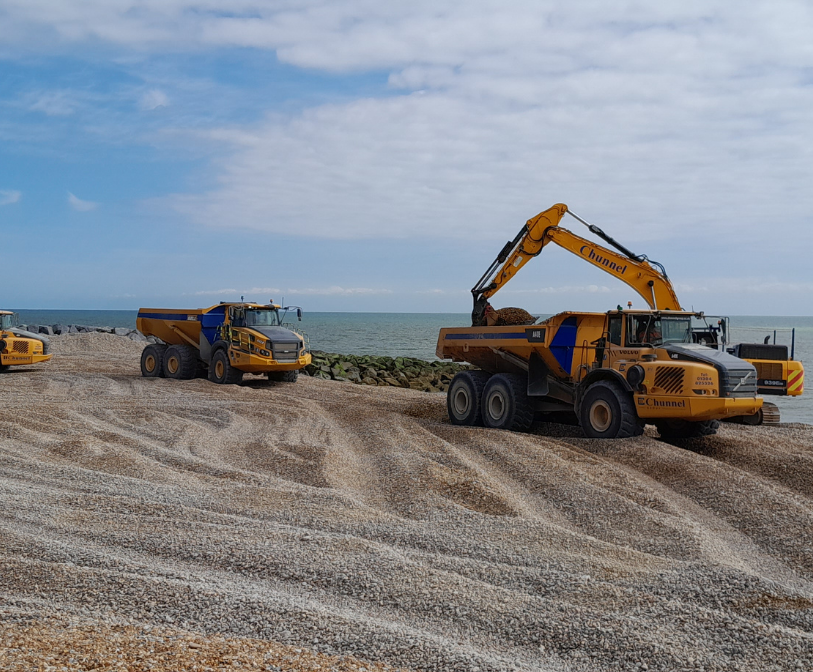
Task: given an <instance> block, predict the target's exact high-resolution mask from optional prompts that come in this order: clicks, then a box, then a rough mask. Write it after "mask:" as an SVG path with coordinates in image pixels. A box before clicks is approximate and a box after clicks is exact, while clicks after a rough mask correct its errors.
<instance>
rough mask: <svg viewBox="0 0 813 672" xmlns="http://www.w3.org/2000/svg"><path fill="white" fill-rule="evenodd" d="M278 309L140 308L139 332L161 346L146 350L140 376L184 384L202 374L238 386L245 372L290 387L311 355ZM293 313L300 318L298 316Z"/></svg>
mask: <svg viewBox="0 0 813 672" xmlns="http://www.w3.org/2000/svg"><path fill="white" fill-rule="evenodd" d="M280 309H281V306H279V305H276V304H273V303H271V304H266V305H262V304H257V303H245V302H240V303H225V302H224V303H220V304H218V305H216V306H211V307H210V308H202V309H196V310H174V309H166V308H142V309H141V310H139V311H138V318H137V320H136V326H137V328H138V330H139V331H140V332H141V333H142V334H144V335H145V336H153V337H155V338H156V339H158V340H160V341H163V343H159V344H150V345H148V346H147V347H145V348H144V351H143V352H142V354H141V375H143V376H144V377H146V378H159V377H164V378H177V379H181V380H183V379H189V378H195V377H197V376H199V375H200V376H202V375H203V374H204V373H206V375H207V376H208V378H209V380H211V381H212V382H214V383H219V384H236V383H239V382H241V381H242V379H243V373H258V374H266V375H267V376H268V378H269V380H276V381H283V382H294V381H295V380H296V379H297V376H298V374H299V369H301V368H303V367H305V366H307V365H308V364H310V362H311V355H310V353H309V352H307V347H306V344H305V339H304V337H303V336H302V335H301V334H299V333H297V332H295V331H292V330H291V329H289V328H287V327H285V326H283V324H282V318H281V317H280ZM293 309H294V310H296V312H297V316H298V317H299V319H302V311H301V310H300V309H299V308H293ZM282 310H284V311H288V310H290V309H289V308H284V309H282Z"/></svg>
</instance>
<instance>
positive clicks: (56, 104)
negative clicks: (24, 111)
mask: <svg viewBox="0 0 813 672" xmlns="http://www.w3.org/2000/svg"><path fill="white" fill-rule="evenodd" d="M27 105H28V109H29V110H32V111H34V112H42V113H43V114H46V115H48V116H49V117H67V116H69V115H71V114H73V113H74V112H75V111H76V108H77V106H78V102H77V101H76V100H75V99H74V97H73V96H72V95H71V94H70V93H68V92H65V91H50V92H45V93H37V94H33V96H31V97H30V100H29V101H27Z"/></svg>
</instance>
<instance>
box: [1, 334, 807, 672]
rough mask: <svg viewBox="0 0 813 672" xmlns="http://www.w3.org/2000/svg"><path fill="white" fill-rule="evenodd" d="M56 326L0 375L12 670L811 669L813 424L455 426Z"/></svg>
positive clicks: (335, 389)
mask: <svg viewBox="0 0 813 672" xmlns="http://www.w3.org/2000/svg"><path fill="white" fill-rule="evenodd" d="M53 343H54V350H55V351H56V353H57V354H56V356H55V358H54V360H53V361H52V362H50V363H48V364H46V365H42V366H39V367H30V368H25V369H19V370H13V371H10V372H8V373H5V374H2V377H1V378H0V383H2V384H0V566H2V572H0V669H4V670H5V669H9V670H14V671H15V672H16V671H17V670H90V669H99V670H107V669H110V670H113V669H116V670H131V671H139V672H140V671H141V670H147V669H149V670H155V671H156V672H157V671H160V670H178V669H181V670H187V669H188V670H194V669H197V670H220V669H252V670H254V669H256V670H272V671H273V670H278V669H279V670H319V669H325V670H331V669H335V670H342V671H344V670H348V671H349V670H354V671H355V670H361V669H366V670H369V671H372V670H384V669H389V668H387V667H386V666H392V667H394V668H405V669H414V670H471V671H475V670H481V671H483V672H486V671H498V670H499V671H503V670H523V671H525V670H527V671H531V670H534V671H537V670H543V671H546V670H579V671H581V670H585V671H592V670H597V671H604V670H607V671H609V670H668V671H670V672H671V671H676V670H681V671H682V670H691V671H700V670H703V671H712V670H749V671H750V670H770V671H773V670H775V671H782V672H786V671H788V670H790V671H794V670H799V671H807V670H811V669H813V581H812V580H811V578H813V427H810V426H805V425H784V426H779V427H776V428H764V427H744V426H735V425H731V426H724V427H723V429H722V430H721V432H720V433H719V435H718V436H716V437H711V438H709V439H707V440H706V441H704V442H702V443H695V444H685V445H673V444H669V443H666V442H663V441H661V440H659V439H658V438H657V434H656V433H655V432H654V430H653V429H651V428H649V429H648V430H647V432H646V434H645V435H644V436H643V437H639V438H636V439H629V440H619V441H597V440H588V439H585V438H583V436H582V435H581V433H580V432H579V430H578V429H577V428H573V427H568V426H564V425H554V424H545V423H540V424H538V425H536V426H535V427H534V428H533V431H532V433H531V434H527V435H524V434H513V433H509V432H501V431H495V430H486V429H482V428H458V427H453V426H451V425H449V424H448V422H447V420H446V411H445V398H444V396H443V395H441V394H428V393H422V392H417V391H412V390H402V389H396V388H375V387H367V386H354V385H351V384H345V383H336V382H331V381H321V380H312V379H307V378H302V377H300V379H299V382H297V383H293V384H289V383H270V384H269V383H267V382H264V381H261V380H260V379H259V378H257V379H253V378H250V377H247V379H246V383H245V384H244V385H242V386H239V387H236V386H235V387H231V386H228V387H227V386H215V385H213V384H211V383H209V382H208V381H205V380H192V381H170V380H162V379H159V380H147V379H143V378H141V377H140V374H139V369H138V357H139V353H140V345H139V344H137V343H133V342H130V341H128V340H126V339H122V338H119V337H115V336H111V335H105V334H79V335H69V336H63V337H55V338H54V339H53ZM94 656H95V658H94ZM150 656H152V658H149V657H150ZM144 661H147V662H144ZM309 665H310V667H309Z"/></svg>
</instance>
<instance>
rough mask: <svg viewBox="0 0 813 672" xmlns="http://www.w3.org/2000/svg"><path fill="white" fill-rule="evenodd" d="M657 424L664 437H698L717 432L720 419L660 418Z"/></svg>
mask: <svg viewBox="0 0 813 672" xmlns="http://www.w3.org/2000/svg"><path fill="white" fill-rule="evenodd" d="M655 426H656V427H657V428H658V432H659V433H660V435H661V438H662V439H698V438H700V437H702V436H712V435H714V434H716V433H717V430H718V429H719V428H720V421H719V420H703V421H702V422H689V421H688V420H658V421H656V422H655Z"/></svg>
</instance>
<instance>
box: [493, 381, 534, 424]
mask: <svg viewBox="0 0 813 672" xmlns="http://www.w3.org/2000/svg"><path fill="white" fill-rule="evenodd" d="M480 408H481V413H482V415H483V424H484V425H485V426H486V427H490V428H491V429H508V430H510V431H512V432H527V431H528V430H529V429H530V427H531V424H532V423H533V421H534V411H533V409H532V408H531V405H530V404H529V403H528V379H527V378H526V377H525V376H521V375H517V374H514V373H498V374H497V375H495V376H491V378H489V379H488V382H487V383H486V387H485V389H484V390H483V400H482V402H481V404H480Z"/></svg>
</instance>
